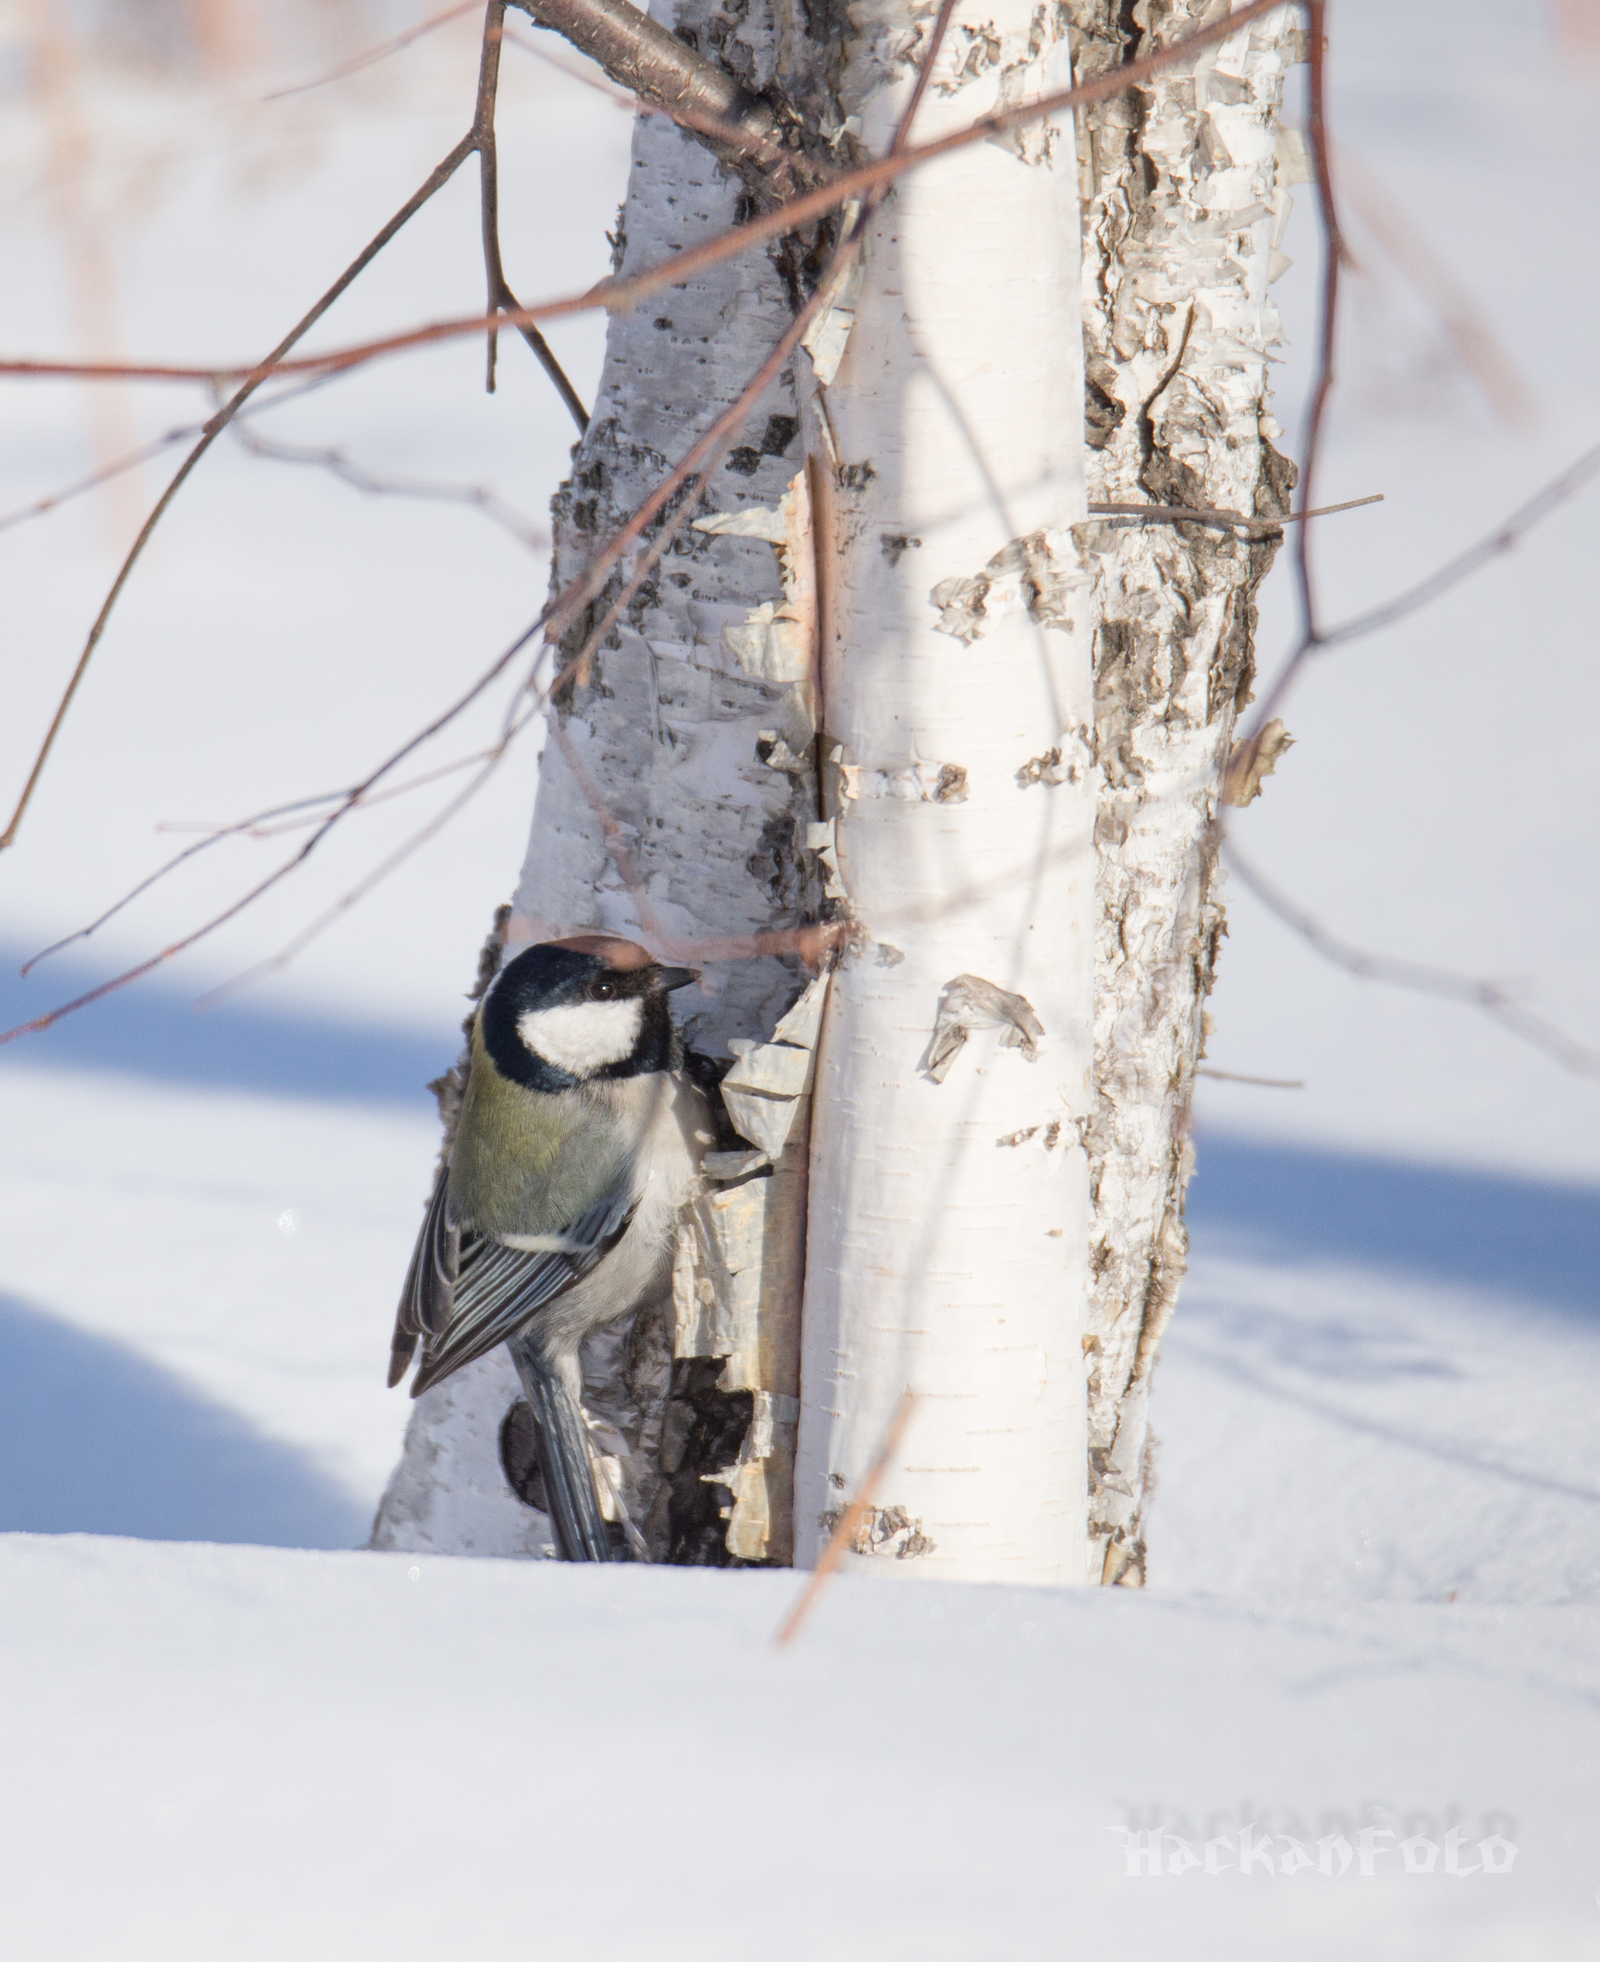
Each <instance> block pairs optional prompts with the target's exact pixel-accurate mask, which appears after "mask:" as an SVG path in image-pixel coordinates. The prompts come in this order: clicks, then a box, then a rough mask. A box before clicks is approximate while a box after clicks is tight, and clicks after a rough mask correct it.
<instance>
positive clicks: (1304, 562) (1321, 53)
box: [1294, 0, 1344, 658]
mask: <svg viewBox="0 0 1600 1962" xmlns="http://www.w3.org/2000/svg"><path fill="white" fill-rule="evenodd" d="M1306 12H1307V15H1308V16H1309V21H1308V26H1309V33H1310V42H1311V46H1310V56H1311V60H1310V91H1311V101H1310V114H1309V116H1308V118H1307V123H1308V134H1309V135H1310V138H1311V155H1312V160H1313V164H1314V166H1315V169H1316V180H1317V215H1318V217H1319V218H1320V219H1321V221H1322V300H1321V308H1320V314H1321V318H1320V321H1319V324H1318V338H1317V374H1316V380H1315V381H1314V383H1313V384H1312V389H1311V407H1310V410H1309V411H1308V413H1307V416H1306V440H1305V453H1304V456H1303V458H1302V461H1301V464H1300V482H1299V491H1300V499H1301V502H1302V503H1303V504H1306V505H1309V504H1310V503H1311V497H1312V490H1313V487H1314V485H1315V483H1316V475H1317V465H1318V463H1319V462H1320V461H1321V454H1322V425H1323V418H1324V416H1325V415H1326V413H1327V407H1328V397H1329V395H1330V394H1331V393H1332V391H1333V363H1334V350H1335V346H1336V344H1337V340H1338V331H1339V264H1340V261H1341V259H1342V258H1343V256H1344V240H1343V238H1342V237H1341V236H1340V232H1339V213H1338V209H1337V207H1336V206H1335V204H1334V197H1333V159H1332V153H1331V146H1330V144H1329V140H1328V104H1327V89H1328V49H1327V12H1328V9H1327V0H1306ZM1294 568H1295V579H1296V583H1297V584H1298V586H1299V588H1300V630H1301V635H1302V638H1303V639H1304V641H1305V643H1306V645H1307V646H1308V647H1311V646H1315V644H1316V641H1317V638H1318V630H1319V627H1320V624H1321V623H1320V620H1319V618H1318V615H1317V597H1316V589H1315V585H1314V582H1313V580H1312V574H1311V527H1310V526H1309V525H1306V526H1304V527H1302V529H1301V530H1300V531H1298V532H1297V533H1296V534H1295V543H1294ZM1297 658H1298V657H1297Z"/></svg>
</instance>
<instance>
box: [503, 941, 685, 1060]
mask: <svg viewBox="0 0 1600 1962" xmlns="http://www.w3.org/2000/svg"><path fill="white" fill-rule="evenodd" d="M698 978H699V977H698V976H697V975H696V974H695V973H694V972H693V970H692V969H690V968H685V967H664V966H663V965H662V964H661V963H660V962H659V961H657V960H656V959H655V958H654V957H653V956H652V955H651V954H650V953H648V952H647V951H646V950H645V949H644V948H643V947H640V946H638V945H636V944H635V943H634V942H633V941H631V940H617V939H611V938H609V937H607V936H605V935H601V934H585V935H583V936H582V937H581V938H576V939H572V940H550V941H543V942H541V943H540V944H539V945H538V946H534V947H529V948H527V949H526V950H525V951H524V952H523V953H520V954H518V955H517V957H516V958H515V959H514V960H512V961H508V962H507V963H506V965H505V967H503V968H502V969H501V971H500V973H499V974H498V975H497V976H496V977H495V979H494V981H493V982H492V983H491V984H490V987H489V992H488V993H487V995H486V996H485V997H484V1002H483V1007H482V1008H481V1009H480V1010H479V1027H480V1028H481V1030H482V1033H483V1044H484V1047H485V1048H486V1049H487V1050H488V1052H489V1057H490V1060H491V1061H492V1062H493V1064H494V1066H495V1068H496V1069H497V1070H498V1071H499V1072H500V1074H501V1075H502V1076H505V1077H509V1078H510V1079H511V1081H512V1082H513V1083H520V1084H522V1085H523V1086H524V1087H525V1088H526V1089H529V1090H543V1091H546V1092H549V1093H553V1092H556V1091H560V1090H570V1089H571V1088H572V1087H573V1086H574V1085H575V1084H577V1083H582V1082H595V1081H597V1080H603V1079H606V1078H616V1077H625V1076H640V1075H643V1074H645V1073H646V1072H648V1071H652V1070H666V1069H672V1068H673V1067H674V1066H675V1065H676V1064H677V1062H678V1060H679V1054H680V1050H679V1044H678V1038H677V1032H676V1031H675V1030H674V1028H673V1026H672V1017H671V1014H670V1013H669V1012H668V1008H667V995H668V993H669V992H670V991H671V990H672V989H674V988H681V987H683V986H685V984H686V983H688V982H690V981H694V980H697V979H698ZM611 1002H616V1003H627V1002H638V1004H639V1018H638V1028H637V1033H636V1035H635V1037H634V1040H633V1044H632V1047H631V1049H630V1050H629V1052H628V1053H627V1054H626V1055H624V1056H621V1057H618V1058H615V1059H612V1060H607V1061H604V1062H598V1063H595V1064H594V1065H592V1066H580V1065H578V1064H576V1063H574V1062H573V1061H572V1060H571V1059H570V1058H569V1059H568V1062H567V1065H566V1066H565V1067H564V1066H563V1065H562V1064H561V1063H558V1062H553V1061H552V1060H551V1059H550V1058H549V1057H548V1056H546V1055H544V1054H542V1053H541V1052H540V1051H539V1050H537V1049H535V1048H533V1047H532V1046H531V1045H530V1043H529V1042H528V1041H527V1040H526V1038H525V1026H526V1024H525V1018H527V1017H529V1016H533V1015H537V1014H539V1013H540V1012H542V1011H544V1010H547V1009H563V1008H579V1007H582V1006H585V1005H587V1004H601V1003H611Z"/></svg>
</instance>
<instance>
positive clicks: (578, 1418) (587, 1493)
mask: <svg viewBox="0 0 1600 1962" xmlns="http://www.w3.org/2000/svg"><path fill="white" fill-rule="evenodd" d="M506 1347H507V1348H508V1349H509V1350H510V1351H511V1359H512V1361H513V1362H514V1363H515V1364H516V1366H517V1374H518V1375H519V1376H520V1377H521V1378H522V1387H523V1389H524V1390H525V1391H526V1392H527V1395H528V1407H529V1409H530V1410H531V1411H532V1412H533V1421H534V1426H535V1428H536V1430H537V1431H538V1436H539V1463H540V1467H541V1469H542V1470H543V1473H544V1489H545V1497H546V1499H547V1500H548V1502H549V1506H550V1524H551V1525H552V1526H553V1527H554V1529H555V1535H556V1547H557V1550H558V1551H559V1553H560V1555H561V1558H562V1559H563V1560H612V1559H614V1558H615V1557H616V1556H615V1554H614V1553H613V1551H612V1546H611V1536H610V1534H609V1533H608V1532H607V1530H606V1520H605V1514H604V1512H603V1511H602V1510H601V1506H600V1492H599V1488H598V1486H597V1485H596V1483H595V1471H594V1460H593V1458H592V1457H591V1456H590V1453H589V1438H588V1433H587V1431H586V1429H585V1427H584V1422H583V1413H582V1411H581V1410H580V1409H579V1408H578V1406H577V1404H576V1402H575V1401H574V1400H573V1396H572V1392H571V1391H570V1390H569V1389H568V1388H567V1386H566V1383H565V1382H564V1381H563V1380H562V1376H561V1372H560V1369H559V1367H558V1365H557V1364H555V1363H554V1362H552V1361H551V1359H550V1358H549V1357H548V1356H547V1355H546V1354H545V1353H544V1351H543V1349H542V1348H541V1347H540V1345H539V1343H538V1342H537V1341H536V1340H535V1339H534V1338H533V1337H531V1336H527V1335H523V1336H518V1337H517V1338H516V1339H515V1340H514V1341H511V1342H508V1343H507V1344H506Z"/></svg>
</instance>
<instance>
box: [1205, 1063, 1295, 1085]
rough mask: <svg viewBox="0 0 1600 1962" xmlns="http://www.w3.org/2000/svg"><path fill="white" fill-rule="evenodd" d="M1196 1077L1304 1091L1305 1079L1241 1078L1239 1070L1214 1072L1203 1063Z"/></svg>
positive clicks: (1221, 1081) (1290, 1077)
mask: <svg viewBox="0 0 1600 1962" xmlns="http://www.w3.org/2000/svg"><path fill="white" fill-rule="evenodd" d="M1195 1075H1196V1076H1214V1077H1215V1078H1216V1079H1217V1081H1218V1082H1219V1083H1253V1084H1254V1085H1255V1086H1256V1087H1257V1089H1260V1090H1303V1089H1304V1088H1305V1087H1306V1085H1305V1078H1304V1077H1299V1076H1241V1075H1240V1074H1239V1072H1238V1071H1237V1070H1214V1069H1213V1068H1212V1067H1211V1065H1210V1064H1209V1063H1202V1064H1201V1065H1200V1066H1199V1068H1198V1069H1196V1071H1195Z"/></svg>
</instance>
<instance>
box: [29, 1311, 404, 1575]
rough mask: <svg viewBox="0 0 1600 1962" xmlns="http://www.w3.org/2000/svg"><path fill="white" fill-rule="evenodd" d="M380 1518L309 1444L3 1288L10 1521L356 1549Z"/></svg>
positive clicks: (38, 1529) (53, 1528) (60, 1528)
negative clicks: (282, 1439)
mask: <svg viewBox="0 0 1600 1962" xmlns="http://www.w3.org/2000/svg"><path fill="white" fill-rule="evenodd" d="M370 1523H371V1522H370V1520H369V1519H368V1516H367V1512H366V1509H365V1508H364V1507H363V1506H361V1505H360V1504H358V1503H357V1502H356V1501H355V1500H354V1499H352V1498H351V1497H350V1496H349V1494H348V1493H346V1492H345V1491H344V1490H343V1489H342V1488H341V1487H339V1486H338V1485H336V1484H335V1483H334V1482H333V1481H332V1480H331V1479H330V1478H328V1477H327V1476H326V1475H325V1474H324V1473H322V1472H321V1471H320V1470H318V1469H317V1467H316V1466H315V1465H314V1464H313V1463H312V1462H311V1461H310V1460H309V1459H308V1458H307V1457H306V1455H305V1454H304V1453H303V1452H300V1451H297V1450H296V1449H294V1447H293V1446H291V1445H286V1444H281V1443H278V1442H276V1441H274V1440H273V1439H271V1438H267V1437H263V1436H262V1435H261V1434H260V1433H259V1432H258V1431H256V1430H255V1429H253V1428H252V1426H251V1425H250V1424H248V1423H247V1422H246V1421H245V1420H244V1419H243V1418H241V1417H239V1416H237V1415H236V1414H235V1413H233V1412H232V1411H229V1410H226V1409H223V1408H222V1407H220V1406H219V1405H217V1404H214V1403H211V1402H210V1401H209V1400H208V1399H207V1398H205V1397H204V1396H203V1395H201V1394H199V1393H197V1392H196V1391H194V1390H192V1389H190V1388H189V1387H188V1386H187V1385H186V1384H184V1383H182V1382H180V1381H179V1379H178V1378H177V1377H175V1376H173V1375H172V1374H171V1373H170V1372H168V1371H167V1370H165V1369H162V1368H160V1367H158V1366H157V1365H156V1364H154V1363H151V1362H149V1361H147V1360H146V1359H145V1358H144V1357H142V1356H140V1355H138V1354H136V1353H135V1352H134V1351H133V1350H132V1349H128V1348H125V1347H124V1346H123V1345H122V1344H121V1343H119V1342H113V1341H108V1340H106V1339H105V1338H104V1337H102V1336H97V1335H91V1334H88V1333H86V1332H84V1331H83V1330H81V1329H75V1328H72V1327H70V1326H69V1325H68V1324H66V1323H64V1322H61V1321H57V1320H56V1319H55V1318H54V1317H53V1316H50V1315H46V1314H41V1313H40V1312H39V1311H38V1310H37V1309H36V1308H31V1307H28V1306H26V1305H25V1304H24V1303H22V1302H20V1301H17V1300H16V1299H14V1298H12V1297H7V1296H0V1532H12V1533H17V1532H21V1533H109V1534H115V1535H120V1536H124V1537H131V1538H137V1539H146V1540H213V1541H221V1542H224V1543H246V1544H251V1545H255V1546H293V1547H351V1546H359V1545H360V1544H362V1542H363V1541H364V1540H365V1539H366V1536H367V1531H368V1528H369V1525H370Z"/></svg>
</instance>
